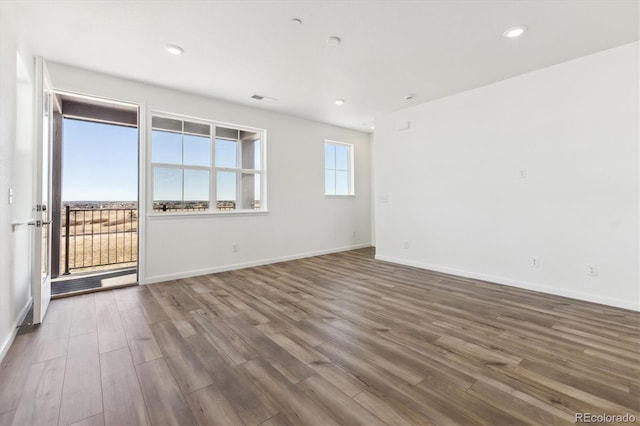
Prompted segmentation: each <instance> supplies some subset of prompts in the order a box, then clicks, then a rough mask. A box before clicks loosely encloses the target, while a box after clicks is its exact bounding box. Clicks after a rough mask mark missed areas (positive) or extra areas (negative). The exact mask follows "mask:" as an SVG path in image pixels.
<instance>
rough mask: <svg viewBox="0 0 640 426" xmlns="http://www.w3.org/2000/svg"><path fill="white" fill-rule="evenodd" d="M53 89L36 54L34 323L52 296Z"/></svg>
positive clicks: (38, 321)
mask: <svg viewBox="0 0 640 426" xmlns="http://www.w3.org/2000/svg"><path fill="white" fill-rule="evenodd" d="M53 96H54V94H53V90H52V87H51V79H50V78H49V73H48V72H47V67H46V65H45V62H44V59H43V58H42V57H37V58H36V79H35V103H34V105H35V132H36V134H35V139H36V147H35V152H34V155H35V157H36V158H35V165H34V168H35V180H34V182H35V183H34V186H35V197H34V199H35V203H36V204H35V206H34V208H33V211H34V215H35V220H34V221H33V222H32V223H30V225H33V227H34V230H35V232H34V233H33V235H34V240H33V242H34V243H33V269H32V285H31V287H32V288H31V293H32V296H33V324H40V323H41V322H42V320H43V319H44V316H45V314H46V313H47V307H48V306H49V301H50V300H51V240H50V238H49V237H50V234H51V233H50V230H49V227H50V224H51V218H50V211H51V209H50V207H51V141H52V139H53V111H52V110H53V107H54V102H53Z"/></svg>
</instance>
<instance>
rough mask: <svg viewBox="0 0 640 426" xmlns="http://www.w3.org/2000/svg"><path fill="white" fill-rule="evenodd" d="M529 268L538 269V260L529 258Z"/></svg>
mask: <svg viewBox="0 0 640 426" xmlns="http://www.w3.org/2000/svg"><path fill="white" fill-rule="evenodd" d="M531 267H532V268H539V267H540V260H538V258H537V257H532V258H531Z"/></svg>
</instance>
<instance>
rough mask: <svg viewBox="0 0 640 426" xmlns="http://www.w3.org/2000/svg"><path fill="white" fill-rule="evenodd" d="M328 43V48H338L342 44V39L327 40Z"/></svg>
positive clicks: (331, 38) (334, 37)
mask: <svg viewBox="0 0 640 426" xmlns="http://www.w3.org/2000/svg"><path fill="white" fill-rule="evenodd" d="M326 43H327V45H328V46H337V45H339V44H340V43H342V39H341V38H340V37H336V36H332V37H329V38H328V39H327V41H326Z"/></svg>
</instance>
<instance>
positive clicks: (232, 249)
mask: <svg viewBox="0 0 640 426" xmlns="http://www.w3.org/2000/svg"><path fill="white" fill-rule="evenodd" d="M231 251H232V252H234V253H237V252H239V251H240V246H239V245H238V244H234V245H232V246H231Z"/></svg>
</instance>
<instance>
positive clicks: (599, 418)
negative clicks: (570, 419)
mask: <svg viewBox="0 0 640 426" xmlns="http://www.w3.org/2000/svg"><path fill="white" fill-rule="evenodd" d="M635 421H636V416H634V415H633V414H629V413H625V414H605V413H603V414H593V413H576V416H575V422H576V423H634V422H635Z"/></svg>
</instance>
